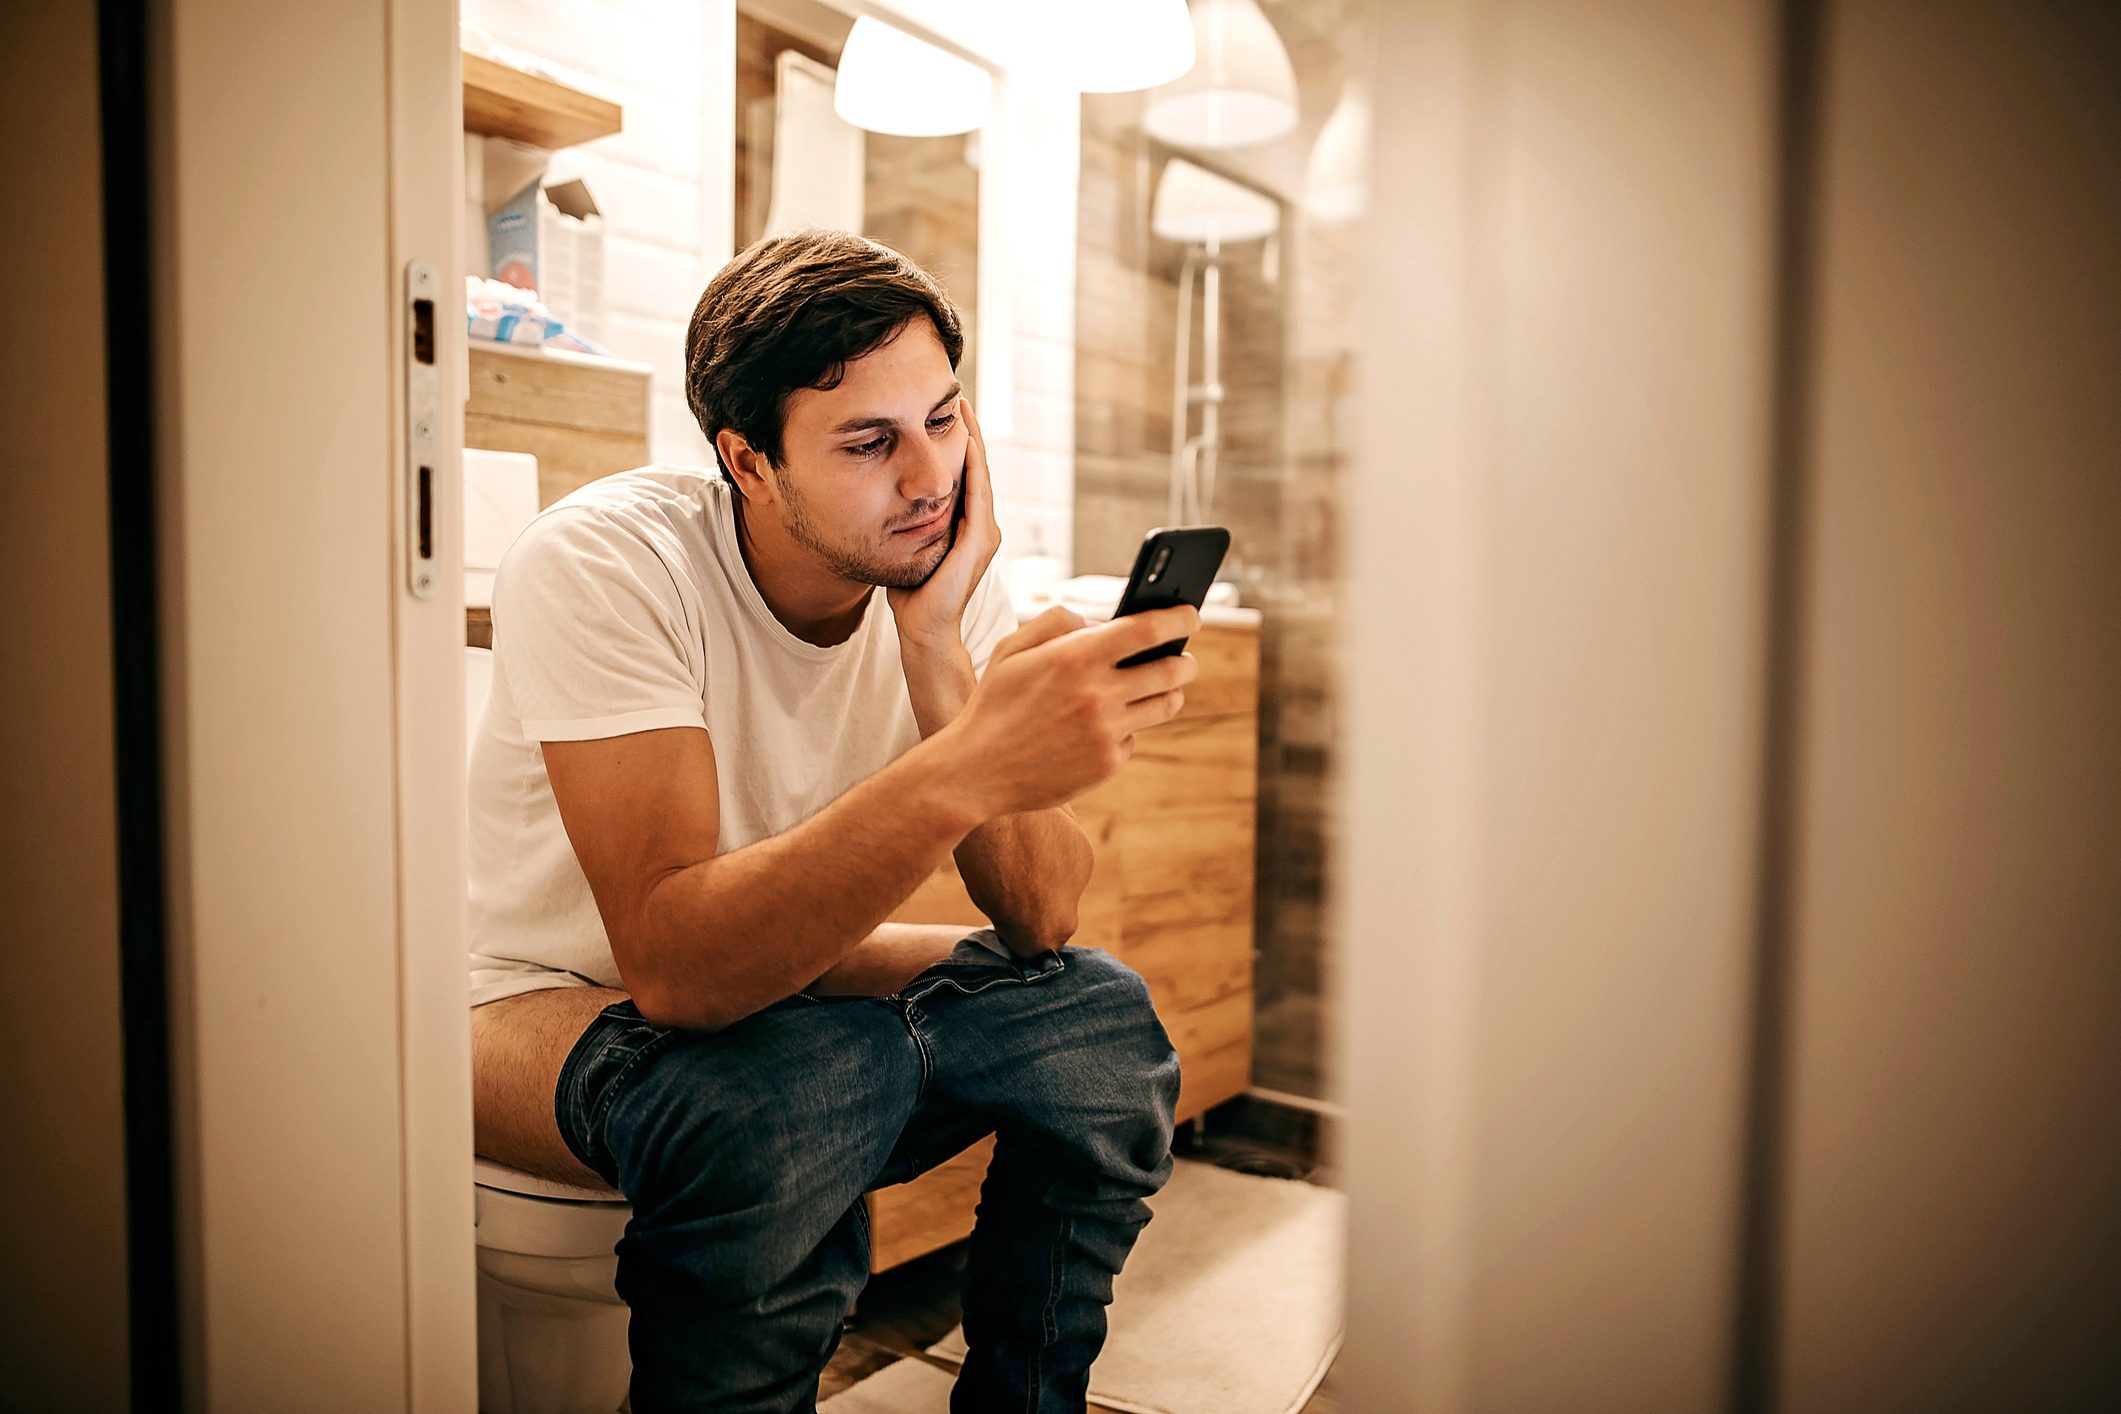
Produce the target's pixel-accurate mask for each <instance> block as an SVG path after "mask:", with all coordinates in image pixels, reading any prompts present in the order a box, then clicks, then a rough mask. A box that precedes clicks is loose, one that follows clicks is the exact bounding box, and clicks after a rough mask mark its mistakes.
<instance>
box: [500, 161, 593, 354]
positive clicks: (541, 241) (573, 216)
mask: <svg viewBox="0 0 2121 1414" xmlns="http://www.w3.org/2000/svg"><path fill="white" fill-rule="evenodd" d="M496 145H498V146H502V147H505V148H507V149H513V151H511V152H509V153H507V157H508V158H511V159H513V160H512V161H504V160H496V159H497V158H498V157H501V156H502V154H500V153H495V152H494V151H493V150H492V147H493V146H496ZM544 156H545V154H542V153H539V152H538V150H537V149H535V148H524V147H520V146H519V145H518V144H514V143H500V142H499V140H496V141H495V143H494V144H490V145H489V150H488V156H487V159H486V177H487V193H488V197H489V212H488V215H487V218H486V232H487V247H488V250H489V252H490V254H491V256H492V260H493V278H494V279H496V280H501V281H505V282H506V283H508V284H511V285H514V286H516V287H517V288H519V289H526V290H536V291H537V293H538V298H540V299H542V300H543V301H544V302H545V307H546V308H547V309H549V310H551V311H552V314H553V317H554V318H556V319H558V320H559V321H560V322H561V324H563V325H564V326H565V327H566V328H567V330H568V331H569V332H571V333H574V334H578V335H580V336H581V337H583V338H585V339H591V340H595V339H598V338H600V337H601V336H602V334H603V324H604V318H603V313H604V217H603V213H602V212H600V211H599V210H598V209H597V203H596V198H595V197H593V196H591V195H590V193H589V184H588V183H586V182H584V181H582V180H581V179H580V178H579V177H577V178H575V179H574V180H572V181H564V182H555V183H553V184H552V185H550V186H548V185H546V182H545V171H544V165H543V162H542V160H541V159H542V158H543V157H544ZM526 167H528V168H530V171H529V175H528V178H527V180H525V179H524V178H523V175H522V174H523V173H524V171H525V168H526ZM496 179H499V180H500V181H514V182H516V183H517V185H516V186H515V187H514V189H513V190H512V191H511V192H510V193H509V195H508V196H507V199H506V200H504V201H501V202H500V203H499V204H498V205H493V204H492V202H491V197H492V194H493V189H494V186H495V184H496ZM504 190H506V188H504Z"/></svg>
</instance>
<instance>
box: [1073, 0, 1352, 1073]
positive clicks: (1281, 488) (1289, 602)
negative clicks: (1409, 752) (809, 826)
mask: <svg viewBox="0 0 2121 1414" xmlns="http://www.w3.org/2000/svg"><path fill="white" fill-rule="evenodd" d="M1228 8H1230V9H1231V10H1233V11H1241V10H1249V12H1250V15H1249V17H1247V16H1245V15H1243V14H1240V15H1239V16H1238V18H1239V20H1240V21H1245V20H1247V19H1248V18H1249V19H1251V20H1259V19H1263V20H1264V21H1265V24H1266V26H1267V27H1269V28H1270V29H1271V31H1272V33H1271V35H1265V36H1262V35H1260V34H1258V33H1256V32H1255V33H1251V34H1237V35H1235V36H1233V38H1232V41H1231V43H1232V46H1233V50H1235V49H1236V48H1237V47H1238V46H1240V45H1248V46H1250V49H1249V51H1248V52H1243V53H1233V55H1232V56H1231V62H1232V64H1234V65H1237V66H1240V67H1242V66H1243V65H1245V64H1248V63H1249V64H1250V65H1252V66H1253V68H1254V69H1255V70H1257V69H1260V68H1262V67H1263V68H1264V69H1265V70H1267V72H1266V74H1265V76H1264V80H1263V82H1264V83H1265V84H1266V85H1267V86H1270V87H1274V88H1278V89H1280V91H1281V92H1282V93H1283V94H1284V95H1287V96H1289V97H1292V98H1293V101H1294V106H1295V108H1296V113H1297V116H1296V119H1295V122H1294V124H1293V126H1287V125H1286V118H1284V126H1283V127H1282V128H1281V129H1280V130H1279V131H1275V132H1271V133H1270V135H1266V136H1261V134H1262V133H1263V132H1266V131H1268V130H1270V129H1272V127H1273V122H1272V117H1271V115H1259V114H1254V113H1251V112H1249V111H1247V110H1246V109H1244V108H1243V107H1242V106H1241V105H1234V104H1231V103H1229V102H1228V101H1227V99H1218V98H1217V97H1216V96H1215V95H1202V94H1187V93H1184V92H1161V91H1151V92H1150V93H1147V94H1142V93H1132V94H1085V95H1084V97H1083V107H1082V173H1081V187H1080V197H1079V202H1080V204H1079V208H1078V216H1077V221H1078V227H1077V252H1076V292H1077V293H1076V397H1077V403H1076V409H1077V410H1076V425H1075V517H1074V522H1075V532H1074V547H1075V570H1076V572H1077V573H1078V574H1112V575H1124V574H1125V573H1127V571H1128V569H1129V568H1130V566H1131V565H1132V563H1133V557H1134V552H1135V549H1136V548H1137V547H1138V546H1139V544H1140V542H1141V537H1142V534H1143V533H1144V532H1145V531H1147V530H1149V529H1150V528H1152V527H1154V526H1160V525H1185V524H1205V523H1212V524H1220V525H1225V526H1228V527H1229V529H1230V532H1231V537H1232V540H1231V549H1230V555H1229V558H1228V560H1227V561H1226V562H1225V564H1224V567H1223V571H1222V578H1224V579H1226V580H1230V581H1232V582H1234V583H1235V585H1236V586H1237V590H1238V594H1239V599H1240V602H1241V603H1242V604H1244V605H1245V606H1247V607H1250V608H1255V609H1258V610H1260V611H1261V613H1262V615H1263V620H1262V624H1261V642H1260V653H1261V662H1260V729H1259V730H1260V740H1259V806H1258V809H1259V816H1258V832H1257V851H1258V857H1257V868H1256V875H1255V879H1256V887H1255V909H1256V917H1255V932H1254V937H1255V948H1256V957H1255V970H1254V988H1255V998H1256V1008H1257V1012H1256V1021H1255V1033H1254V1053H1253V1067H1252V1080H1253V1085H1254V1087H1255V1090H1256V1091H1259V1092H1265V1094H1266V1096H1267V1098H1270V1099H1275V1100H1281V1101H1285V1102H1293V1103H1295V1104H1297V1105H1299V1106H1300V1107H1308V1106H1311V1105H1315V1104H1316V1103H1317V1102H1321V1101H1324V1102H1330V1101H1331V1099H1332V1090H1331V1086H1332V1081H1331V1077H1330V1076H1329V1075H1328V1074H1327V1071H1326V1063H1325V1059H1326V1053H1327V1048H1328V1044H1329V1040H1330V1033H1329V1031H1328V1029H1327V1028H1328V1018H1327V1017H1326V1015H1325V1012H1324V1008H1323V1005H1322V1002H1323V998H1324V997H1326V996H1327V995H1329V994H1330V987H1329V985H1328V982H1329V976H1330V973H1329V969H1330V967H1331V965H1332V956H1331V950H1330V946H1329V937H1330V929H1329V928H1328V926H1327V909H1328V908H1329V906H1330V896H1331V883H1332V877H1331V875H1332V864H1333V859H1334V855H1335V851H1334V847H1333V846H1334V841H1333V840H1332V838H1331V819H1332V812H1331V810H1330V808H1329V805H1330V802H1329V792H1330V790H1331V789H1332V783H1333V771H1334V767H1335V750H1334V747H1335V739H1336V731H1335V714H1336V703H1335V696H1336V691H1335V688H1336V684H1335V678H1336V675H1337V672H1338V662H1337V656H1336V655H1337V653H1338V644H1339V636H1338V627H1339V610H1340V585H1339V580H1338V556H1337V554H1336V545H1337V543H1338V539H1339V518H1340V515H1341V512H1342V505H1341V497H1342V494H1343V481H1344V478H1343V474H1342V473H1343V469H1344V465H1345V461H1346V457H1347V429H1348V427H1349V399H1350V395H1351V392H1352V388H1351V380H1350V377H1349V372H1350V369H1351V366H1352V341H1353V330H1352V323H1353V321H1352V313H1353V311H1352V307H1351V305H1350V300H1349V291H1348V290H1347V289H1346V287H1345V281H1344V278H1343V277H1342V275H1341V272H1342V271H1345V270H1346V269H1347V268H1349V265H1350V257H1351V256H1352V254H1353V251H1352V249H1351V248H1350V242H1351V239H1352V237H1351V236H1350V234H1349V232H1350V231H1351V230H1352V229H1353V224H1352V221H1351V220H1350V218H1351V217H1352V216H1353V214H1354V208H1353V205H1352V204H1351V202H1350V199H1349V190H1348V185H1349V183H1350V182H1351V181H1352V180H1354V177H1355V175H1356V174H1359V168H1360V156H1359V153H1358V152H1356V151H1354V150H1352V148H1351V144H1350V138H1351V137H1353V136H1354V135H1355V134H1356V132H1357V131H1358V130H1359V124H1360V122H1361V114H1360V112H1359V100H1358V99H1357V98H1356V97H1355V96H1354V95H1353V94H1352V92H1351V91H1350V88H1349V85H1348V82H1347V75H1348V73H1349V70H1350V65H1349V56H1348V55H1347V54H1346V53H1345V52H1344V48H1345V45H1346V43H1347V39H1346V36H1347V33H1348V31H1349V29H1350V26H1349V24H1348V23H1347V22H1346V20H1347V17H1346V15H1345V14H1344V13H1343V11H1344V9H1345V6H1344V5H1343V4H1341V3H1338V0H1335V2H1334V3H1298V2H1297V0H1263V3H1262V4H1261V5H1259V6H1258V7H1257V8H1252V7H1250V6H1243V7H1239V6H1232V7H1228ZM1256 28H1257V26H1255V30H1256ZM1269 44H1271V45H1272V46H1274V47H1278V48H1279V50H1280V52H1281V53H1282V54H1283V55H1285V56H1286V58H1285V60H1281V61H1277V60H1276V58H1275V56H1274V55H1273V54H1272V52H1270V51H1269V52H1265V53H1264V57H1262V51H1263V50H1264V49H1265V48H1266V46H1267V45H1269ZM1281 63H1285V64H1286V68H1285V69H1280V70H1279V72H1276V70H1277V69H1279V65H1280V64H1281Z"/></svg>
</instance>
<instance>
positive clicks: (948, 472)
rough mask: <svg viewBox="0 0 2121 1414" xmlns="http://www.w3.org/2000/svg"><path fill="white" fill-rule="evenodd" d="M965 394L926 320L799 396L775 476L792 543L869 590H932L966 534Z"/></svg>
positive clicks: (904, 329)
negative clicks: (961, 518) (960, 527)
mask: <svg viewBox="0 0 2121 1414" xmlns="http://www.w3.org/2000/svg"><path fill="white" fill-rule="evenodd" d="M959 392H960V389H959V386H958V381H957V378H956V376H955V375H954V374H953V373H952V372H951V371H950V358H949V355H948V354H946V353H944V352H943V342H942V340H941V339H940V338H938V337H937V336H936V332H935V326H934V325H933V324H931V323H929V322H928V320H926V319H925V318H921V319H913V320H909V321H907V322H906V323H905V324H903V325H901V326H900V327H899V331H898V333H897V334H895V335H893V336H892V337H891V338H890V339H889V340H888V341H886V342H885V343H884V345H883V346H882V347H881V348H877V349H873V350H871V351H870V352H869V353H867V354H864V355H863V356H862V357H860V358H858V359H855V360H853V361H852V362H850V363H849V364H848V365H847V369H846V376H845V377H843V378H842V379H841V380H840V384H839V386H838V387H836V388H822V389H820V388H802V389H798V390H797V391H796V392H795V393H794V394H793V395H791V396H790V397H789V399H788V409H787V419H786V423H785V425H784V426H783V428H782V431H781V460H780V462H779V463H778V464H777V466H776V472H777V475H776V478H775V479H776V480H777V482H778V484H779V488H780V505H781V523H782V524H783V525H784V526H785V527H786V528H787V531H788V535H789V538H790V539H792V540H794V541H795V542H796V543H797V544H799V545H802V546H804V547H805V548H806V549H808V550H810V551H812V552H814V553H815V554H816V555H817V556H818V557H819V559H821V560H822V561H823V562H824V563H825V565H826V566H827V567H828V568H829V569H831V570H832V572H833V573H835V574H837V575H839V576H840V577H841V578H843V579H848V580H852V581H854V582H856V583H858V584H881V585H885V586H887V587H889V588H894V589H913V588H917V587H918V586H920V585H922V584H924V583H926V582H927V579H928V576H930V575H932V574H934V573H935V567H936V566H937V565H939V564H941V563H942V562H943V557H944V556H945V555H947V554H949V553H950V546H951V544H952V542H953V540H954V539H955V536H956V523H957V499H958V490H959V487H960V485H961V483H962V482H963V479H964V470H965V437H966V431H965V420H964V418H963V417H962V416H961V415H960V413H959V408H958V394H959Z"/></svg>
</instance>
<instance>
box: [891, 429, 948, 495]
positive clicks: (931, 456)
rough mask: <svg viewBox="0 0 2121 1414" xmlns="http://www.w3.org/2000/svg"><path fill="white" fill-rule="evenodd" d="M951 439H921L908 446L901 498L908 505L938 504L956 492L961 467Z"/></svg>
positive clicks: (902, 477) (900, 485)
mask: <svg viewBox="0 0 2121 1414" xmlns="http://www.w3.org/2000/svg"><path fill="white" fill-rule="evenodd" d="M951 446H952V443H951V441H950V439H949V438H940V439H938V438H935V437H925V436H924V437H920V438H918V439H916V440H915V442H914V444H913V445H912V446H909V447H908V449H907V452H906V455H905V456H904V457H902V458H900V460H901V461H902V462H903V463H904V465H903V467H902V468H901V469H900V471H899V488H898V489H899V494H900V495H901V496H904V497H905V498H906V499H907V500H909V501H915V502H922V501H939V500H942V499H943V498H944V497H946V496H948V495H949V494H950V493H951V492H952V491H953V490H955V489H956V488H957V473H958V467H959V463H957V462H954V461H953V460H952V459H951V456H950V448H951Z"/></svg>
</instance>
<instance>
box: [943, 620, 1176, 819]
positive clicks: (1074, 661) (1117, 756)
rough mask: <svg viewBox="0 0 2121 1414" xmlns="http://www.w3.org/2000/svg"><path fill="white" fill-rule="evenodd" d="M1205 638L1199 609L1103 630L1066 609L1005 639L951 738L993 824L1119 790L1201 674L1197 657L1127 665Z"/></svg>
mask: <svg viewBox="0 0 2121 1414" xmlns="http://www.w3.org/2000/svg"><path fill="white" fill-rule="evenodd" d="M1199 628H1200V611H1199V610H1198V609H1196V608H1194V607H1193V606H1192V605H1190V604H1180V605H1177V606H1174V607H1171V608H1164V609H1152V610H1149V611H1147V612H1144V613H1139V614H1132V615H1129V616H1128V617H1126V618H1117V619H1113V620H1112V621H1111V622H1110V623H1102V624H1094V625H1092V624H1086V622H1085V621H1084V619H1083V618H1082V616H1081V615H1079V614H1076V613H1073V612H1072V611H1070V610H1068V609H1064V608H1058V607H1056V608H1052V609H1048V610H1046V612H1044V613H1042V614H1040V615H1039V616H1038V617H1037V618H1035V619H1033V620H1031V621H1030V622H1029V623H1027V624H1025V625H1023V626H1022V627H1021V628H1019V629H1017V631H1016V632H1014V633H1012V634H1010V635H1009V636H1008V637H1007V638H1005V639H1003V640H1002V641H1001V643H1000V644H998V645H997V646H996V648H995V650H994V656H993V658H992V659H991V660H989V662H988V664H987V672H986V675H985V676H984V677H982V678H981V679H980V681H979V685H978V686H977V687H976V688H975V689H974V690H973V693H972V699H971V701H970V702H968V703H967V704H966V706H965V710H964V711H963V712H962V713H961V714H960V715H959V716H958V718H957V720H956V721H954V722H952V723H951V724H950V726H949V727H947V728H946V729H945V732H946V733H947V735H948V736H949V738H950V740H951V742H952V744H953V748H954V751H953V754H954V755H955V757H956V759H958V760H959V761H962V762H963V763H964V767H963V769H964V775H963V781H964V784H965V786H966V788H967V789H968V790H969V791H970V792H971V793H972V795H973V799H974V801H975V803H976V804H977V806H978V808H979V810H980V813H981V814H982V816H983V818H988V819H992V818H993V817H994V816H996V815H1008V814H1014V813H1016V812H1018V811H1023V810H1044V809H1047V808H1049V807H1052V806H1056V805H1062V804H1065V803H1067V802H1068V801H1070V800H1073V799H1074V798H1075V797H1077V796H1079V795H1081V794H1083V793H1084V792H1086V791H1088V790H1090V789H1092V788H1094V787H1096V786H1098V785H1100V784H1102V783H1103V782H1105V781H1107V780H1109V779H1110V778H1111V777H1112V776H1113V775H1114V774H1115V773H1116V772H1118V770H1119V768H1120V767H1121V766H1123V765H1125V764H1126V761H1127V758H1128V757H1129V756H1130V755H1132V754H1133V751H1134V734H1135V733H1136V732H1139V731H1143V730H1145V729H1147V728H1149V727H1153V726H1160V725H1161V724H1163V723H1165V722H1168V721H1170V720H1171V719H1172V718H1173V717H1175V716H1177V715H1178V713H1179V709H1180V708H1182V707H1183V706H1184V705H1185V700H1186V694H1185V687H1186V684H1187V683H1190V682H1192V681H1193V678H1194V675H1195V674H1196V673H1197V672H1198V671H1199V666H1198V664H1197V663H1196V662H1195V661H1194V658H1193V655H1192V654H1190V653H1179V654H1175V655H1173V656H1169V657H1163V658H1156V659H1152V660H1150V661H1148V662H1144V663H1141V664H1139V665H1137V666H1133V667H1121V666H1120V665H1119V664H1120V661H1121V660H1122V659H1124V658H1129V657H1132V656H1134V655H1135V654H1138V653H1142V652H1145V651H1148V650H1150V649H1153V648H1155V647H1157V646H1158V645H1159V644H1164V643H1169V642H1172V641H1173V640H1176V639H1183V638H1187V637H1190V636H1191V635H1192V634H1194V633H1196V632H1197V631H1199Z"/></svg>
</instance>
